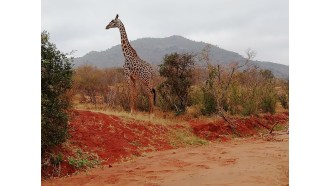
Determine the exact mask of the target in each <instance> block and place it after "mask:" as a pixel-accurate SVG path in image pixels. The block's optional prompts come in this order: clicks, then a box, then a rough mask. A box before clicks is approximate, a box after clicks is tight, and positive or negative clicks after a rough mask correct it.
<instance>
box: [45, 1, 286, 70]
mask: <svg viewBox="0 0 330 186" xmlns="http://www.w3.org/2000/svg"><path fill="white" fill-rule="evenodd" d="M288 6H289V5H288V1H287V0H277V1H274V0H236V1H232V0H205V1H197V0H196V1H177V0H167V1H165V0H160V1H152V0H144V1H136V0H126V1H121V0H114V1H107V0H98V1H79V0H70V1H64V0H57V1H53V0H43V1H42V8H41V11H42V14H41V17H42V28H41V30H47V31H49V32H50V34H51V39H52V42H55V43H56V44H57V46H58V48H59V49H63V50H65V51H71V50H78V52H77V53H76V56H82V55H84V54H86V53H87V52H89V51H91V50H106V49H107V48H110V47H112V46H114V45H117V44H119V43H120V42H119V41H120V40H119V31H118V30H105V29H104V28H105V26H106V24H107V23H108V22H109V21H111V19H113V18H114V17H115V15H116V14H117V13H118V14H119V18H120V19H121V20H122V21H123V22H124V24H125V26H126V29H127V33H128V37H129V39H130V40H135V39H137V38H142V37H168V36H171V35H182V36H184V37H188V38H189V39H193V40H198V41H205V42H210V43H211V44H215V45H218V46H220V47H222V48H224V49H228V50H232V51H235V52H238V53H240V54H244V51H245V49H246V48H252V49H254V50H256V51H257V53H258V54H257V59H258V58H260V59H258V60H264V61H273V62H276V63H282V64H288V61H289V57H288V42H289V41H288V35H289V34H288V30H289V23H288V20H289V16H288V12H289V7H288Z"/></svg>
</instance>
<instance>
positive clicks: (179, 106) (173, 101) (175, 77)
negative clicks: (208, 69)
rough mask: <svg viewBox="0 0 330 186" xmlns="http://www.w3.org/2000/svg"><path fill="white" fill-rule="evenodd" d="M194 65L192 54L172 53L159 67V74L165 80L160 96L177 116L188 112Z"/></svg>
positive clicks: (166, 56)
mask: <svg viewBox="0 0 330 186" xmlns="http://www.w3.org/2000/svg"><path fill="white" fill-rule="evenodd" d="M194 64H195V62H194V56H193V55H192V54H188V53H183V54H178V53H172V54H170V55H165V57H164V58H163V64H161V65H159V67H160V68H159V74H160V76H162V77H164V78H165V81H164V82H163V83H162V84H161V85H160V86H159V90H160V96H162V97H163V99H164V100H165V101H166V102H167V103H168V104H169V108H170V109H171V110H174V111H175V112H176V114H181V113H184V112H185V111H186V107H187V105H188V94H189V88H190V86H191V85H192V83H193V82H192V76H193V71H192V70H193V68H194Z"/></svg>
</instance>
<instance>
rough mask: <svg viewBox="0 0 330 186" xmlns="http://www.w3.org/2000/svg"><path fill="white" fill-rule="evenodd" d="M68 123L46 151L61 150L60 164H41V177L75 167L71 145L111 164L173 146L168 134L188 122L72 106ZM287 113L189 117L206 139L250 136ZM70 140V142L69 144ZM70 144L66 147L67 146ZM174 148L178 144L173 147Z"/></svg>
mask: <svg viewBox="0 0 330 186" xmlns="http://www.w3.org/2000/svg"><path fill="white" fill-rule="evenodd" d="M70 118H71V119H70V123H69V134H70V136H71V137H70V139H69V140H68V142H67V143H66V145H65V144H63V145H61V146H58V147H56V148H55V149H53V150H52V151H51V152H49V153H48V154H50V153H52V154H59V153H60V154H62V156H63V157H64V158H63V161H62V162H61V163H60V167H61V169H60V171H58V170H55V169H56V168H57V169H58V167H59V166H57V167H55V166H54V165H52V164H49V163H48V164H47V165H44V166H42V177H43V178H47V177H51V176H65V175H68V174H72V173H73V172H75V171H76V170H75V168H74V167H73V166H72V165H70V164H69V163H68V159H67V157H68V156H73V155H74V152H73V151H72V150H71V151H70V148H72V147H74V148H80V149H81V150H83V151H86V152H90V153H94V154H96V155H97V156H98V157H99V158H100V159H102V160H103V161H102V163H101V164H102V165H106V166H111V164H113V163H115V162H120V161H122V160H124V159H125V158H130V157H131V156H141V154H142V153H144V152H151V151H160V150H167V149H173V148H175V147H173V146H171V142H170V141H171V139H170V137H169V136H170V134H171V132H173V131H175V130H176V129H182V128H187V127H188V129H190V126H182V125H158V124H153V123H150V122H142V121H135V120H125V119H122V118H119V117H116V116H112V115H106V114H102V113H97V112H91V111H81V110H73V111H72V112H71V117H70ZM287 120H288V113H282V114H275V115H263V116H260V117H250V118H242V119H240V118H238V119H232V121H233V122H234V123H236V128H235V129H234V130H233V128H231V127H229V126H228V124H227V123H225V122H224V121H222V120H219V121H216V122H212V123H205V122H201V121H191V122H190V124H191V128H192V131H193V133H194V134H195V135H197V136H199V137H200V138H203V139H207V140H217V139H219V140H221V141H227V140H229V139H230V137H231V136H228V135H232V134H234V131H236V133H237V134H239V136H250V135H254V134H256V133H257V131H258V130H259V129H260V128H262V126H263V127H265V126H266V127H271V126H272V124H273V123H275V122H279V123H286V121H287ZM68 144H69V145H68ZM68 146H69V147H68ZM176 148H177V147H176Z"/></svg>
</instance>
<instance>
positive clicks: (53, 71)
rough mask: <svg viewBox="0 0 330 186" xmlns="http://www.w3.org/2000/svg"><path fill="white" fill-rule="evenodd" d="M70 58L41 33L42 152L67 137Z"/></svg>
mask: <svg viewBox="0 0 330 186" xmlns="http://www.w3.org/2000/svg"><path fill="white" fill-rule="evenodd" d="M71 61H72V59H70V58H68V57H67V56H66V55H65V54H63V53H62V52H60V51H59V50H57V48H56V46H55V44H53V43H50V42H49V34H48V33H47V32H46V31H43V32H42V33H41V149H42V152H43V151H44V150H46V149H47V148H49V147H52V146H55V145H57V144H60V143H62V142H64V141H65V140H66V139H67V137H68V133H67V128H68V126H67V124H68V108H69V107H70V100H69V97H68V96H67V92H68V90H69V89H70V88H71V85H72V82H71V76H72V65H71Z"/></svg>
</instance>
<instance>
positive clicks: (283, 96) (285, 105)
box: [278, 94, 289, 109]
mask: <svg viewBox="0 0 330 186" xmlns="http://www.w3.org/2000/svg"><path fill="white" fill-rule="evenodd" d="M278 100H279V101H280V103H281V105H282V107H283V108H285V109H288V108H289V98H288V96H287V95H286V94H281V95H279V96H278Z"/></svg>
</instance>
